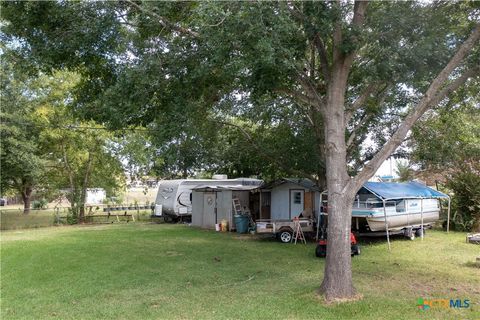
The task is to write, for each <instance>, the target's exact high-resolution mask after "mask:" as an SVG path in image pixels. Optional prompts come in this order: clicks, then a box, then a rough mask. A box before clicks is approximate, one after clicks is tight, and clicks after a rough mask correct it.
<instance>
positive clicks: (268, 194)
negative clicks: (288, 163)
mask: <svg viewBox="0 0 480 320" xmlns="http://www.w3.org/2000/svg"><path fill="white" fill-rule="evenodd" d="M320 193H321V190H320V189H319V188H318V187H317V185H316V184H315V183H313V182H312V181H311V180H309V179H298V178H283V179H280V180H277V181H275V182H273V183H271V184H269V185H267V186H265V187H264V188H263V189H262V199H269V206H270V217H268V218H269V219H272V220H292V219H293V218H294V217H298V216H299V215H300V214H302V215H303V216H304V217H308V216H310V217H312V216H317V214H318V212H319V208H320ZM263 206H264V204H263V203H262V211H263ZM262 218H263V217H262Z"/></svg>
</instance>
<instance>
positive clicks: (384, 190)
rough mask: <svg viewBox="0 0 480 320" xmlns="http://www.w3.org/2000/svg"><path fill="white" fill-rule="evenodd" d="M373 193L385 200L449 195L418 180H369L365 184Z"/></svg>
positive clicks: (435, 197) (446, 196)
mask: <svg viewBox="0 0 480 320" xmlns="http://www.w3.org/2000/svg"><path fill="white" fill-rule="evenodd" d="M363 188H365V189H367V190H368V191H370V192H371V193H373V194H375V195H376V196H377V197H379V198H380V199H383V200H387V199H405V198H410V199H422V198H423V199H432V198H434V199H438V198H449V197H448V195H446V194H444V193H441V192H439V191H437V190H434V189H432V188H429V187H427V186H424V185H423V184H421V183H418V182H414V181H412V182H403V183H396V182H367V183H365V184H364V185H363Z"/></svg>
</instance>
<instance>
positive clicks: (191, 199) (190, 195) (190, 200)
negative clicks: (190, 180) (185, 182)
mask: <svg viewBox="0 0 480 320" xmlns="http://www.w3.org/2000/svg"><path fill="white" fill-rule="evenodd" d="M190 202H192V193H191V192H190Z"/></svg>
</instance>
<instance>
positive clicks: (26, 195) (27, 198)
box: [21, 187, 33, 214]
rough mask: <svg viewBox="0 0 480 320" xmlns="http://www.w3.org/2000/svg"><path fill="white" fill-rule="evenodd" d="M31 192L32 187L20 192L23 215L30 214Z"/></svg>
mask: <svg viewBox="0 0 480 320" xmlns="http://www.w3.org/2000/svg"><path fill="white" fill-rule="evenodd" d="M32 191H33V189H32V187H25V188H24V189H23V191H22V192H21V195H22V200H23V214H29V213H30V205H31V198H32Z"/></svg>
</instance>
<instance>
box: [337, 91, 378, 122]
mask: <svg viewBox="0 0 480 320" xmlns="http://www.w3.org/2000/svg"><path fill="white" fill-rule="evenodd" d="M377 88H378V84H377V83H371V84H369V85H368V86H367V87H366V88H365V90H364V91H363V92H362V93H361V94H360V95H359V96H358V97H357V99H355V101H354V102H353V103H352V104H351V105H350V106H349V107H347V108H346V111H345V123H348V122H349V121H350V119H351V118H352V117H353V115H354V114H355V111H357V110H358V109H359V108H360V107H362V106H363V105H364V104H365V102H366V101H367V99H368V98H369V97H370V95H371V94H372V93H373V92H374V91H375V90H376V89H377Z"/></svg>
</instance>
